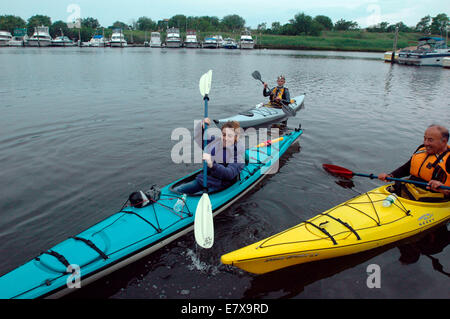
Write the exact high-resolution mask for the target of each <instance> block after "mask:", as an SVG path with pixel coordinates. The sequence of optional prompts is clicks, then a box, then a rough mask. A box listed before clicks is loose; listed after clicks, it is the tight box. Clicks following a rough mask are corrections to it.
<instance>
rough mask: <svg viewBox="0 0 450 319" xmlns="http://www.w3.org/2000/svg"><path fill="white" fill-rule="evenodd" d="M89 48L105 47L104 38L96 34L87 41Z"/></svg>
mask: <svg viewBox="0 0 450 319" xmlns="http://www.w3.org/2000/svg"><path fill="white" fill-rule="evenodd" d="M89 46H90V47H96V48H98V47H105V46H106V41H105V37H104V36H103V35H101V34H96V35H94V36H93V37H92V38H91V40H89Z"/></svg>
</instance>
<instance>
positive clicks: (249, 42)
mask: <svg viewBox="0 0 450 319" xmlns="http://www.w3.org/2000/svg"><path fill="white" fill-rule="evenodd" d="M240 47H241V49H253V48H254V47H255V42H254V41H253V38H252V35H251V33H250V31H248V30H246V31H243V32H242V34H241V41H240Z"/></svg>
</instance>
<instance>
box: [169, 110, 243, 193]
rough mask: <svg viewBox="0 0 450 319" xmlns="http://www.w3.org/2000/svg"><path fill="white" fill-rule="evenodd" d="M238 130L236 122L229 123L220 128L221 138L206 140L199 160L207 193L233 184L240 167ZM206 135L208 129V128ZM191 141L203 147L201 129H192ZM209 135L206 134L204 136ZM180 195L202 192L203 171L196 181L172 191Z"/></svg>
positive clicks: (241, 158) (239, 128)
mask: <svg viewBox="0 0 450 319" xmlns="http://www.w3.org/2000/svg"><path fill="white" fill-rule="evenodd" d="M203 123H206V124H207V125H208V127H209V126H210V125H211V121H210V119H209V118H205V119H204V120H203V121H202V126H203V127H204V124H203ZM240 130H241V127H240V125H239V123H238V122H236V121H230V122H227V123H225V124H224V125H223V126H222V129H221V132H222V138H221V139H220V138H217V139H216V138H214V136H212V137H211V139H209V138H208V144H207V146H206V149H205V150H204V151H203V157H202V159H203V160H205V161H206V163H207V166H208V168H207V174H208V178H207V183H208V184H207V185H208V192H215V191H219V190H221V189H224V188H226V187H228V186H230V185H231V184H233V183H234V182H235V181H236V180H237V178H238V177H239V174H240V172H241V170H242V169H243V168H244V164H245V161H244V153H245V146H244V143H243V142H241V141H240V139H239V137H240ZM208 132H211V130H209V129H208ZM194 135H195V137H194V140H195V141H196V143H197V144H198V145H199V146H201V147H203V143H202V142H203V141H202V137H203V129H201V128H200V125H198V126H197V127H196V128H195V129H194ZM208 135H209V134H208ZM174 190H175V191H177V192H179V193H182V194H195V193H198V192H200V191H202V190H203V172H201V173H200V174H198V175H197V176H196V178H195V179H194V180H193V181H191V182H188V183H186V184H182V185H180V186H178V187H176V188H175V189H174Z"/></svg>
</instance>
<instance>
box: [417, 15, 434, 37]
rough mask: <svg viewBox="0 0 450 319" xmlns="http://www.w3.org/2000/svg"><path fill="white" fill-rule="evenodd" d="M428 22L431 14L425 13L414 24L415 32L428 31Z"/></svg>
mask: <svg viewBox="0 0 450 319" xmlns="http://www.w3.org/2000/svg"><path fill="white" fill-rule="evenodd" d="M430 22H431V16H430V15H427V16H425V17H423V18H422V19H420V21H419V22H418V23H417V25H416V29H415V30H416V32H421V33H430Z"/></svg>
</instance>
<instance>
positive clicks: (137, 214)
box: [0, 129, 302, 299]
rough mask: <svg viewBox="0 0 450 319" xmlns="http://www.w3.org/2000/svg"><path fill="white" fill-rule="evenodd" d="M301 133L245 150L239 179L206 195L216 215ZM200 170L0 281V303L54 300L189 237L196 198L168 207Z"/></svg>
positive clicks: (269, 168)
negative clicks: (149, 201) (178, 207)
mask: <svg viewBox="0 0 450 319" xmlns="http://www.w3.org/2000/svg"><path fill="white" fill-rule="evenodd" d="M301 134H302V130H301V129H296V130H294V131H291V132H290V133H287V134H285V135H283V139H281V140H280V141H278V142H276V143H273V144H272V145H271V144H269V145H265V146H259V147H253V148H249V149H247V150H246V153H245V157H246V164H245V167H244V169H243V170H242V171H241V174H240V178H239V179H238V180H237V181H236V182H235V183H234V184H232V185H231V186H230V187H228V188H226V189H224V190H221V191H219V192H215V193H211V194H209V198H210V200H211V205H212V212H213V216H216V215H217V214H219V213H220V212H222V211H223V210H225V209H226V208H227V207H229V206H230V205H232V204H233V203H235V202H236V201H237V200H238V199H239V198H241V197H242V196H244V195H245V194H246V193H247V192H248V191H250V190H251V189H252V188H253V187H254V186H255V185H256V184H258V182H260V181H261V180H262V179H263V178H264V177H265V176H266V175H267V173H269V172H270V171H276V170H277V168H278V159H279V157H281V156H282V155H283V154H284V153H285V152H286V150H287V149H288V148H289V146H290V145H292V144H293V143H294V142H296V141H297V140H298V139H299V138H300V135H301ZM200 172H201V170H197V171H195V172H193V173H192V174H190V175H188V176H185V177H183V178H181V179H179V180H177V181H175V182H173V183H171V184H169V185H167V186H164V187H163V188H161V193H160V198H159V200H157V201H156V202H154V203H152V204H150V205H148V206H145V207H142V208H136V207H133V206H127V207H124V208H123V209H122V210H120V211H119V212H117V213H115V214H113V215H111V216H110V217H108V218H106V219H104V220H103V221H101V222H99V223H97V224H96V225H94V226H92V227H90V228H88V229H86V230H85V231H83V232H81V233H80V234H78V235H76V236H73V237H70V238H68V239H66V240H64V241H62V242H61V243H59V244H57V245H55V246H54V247H52V248H50V249H49V250H47V251H44V252H43V253H41V254H40V255H39V256H37V257H36V258H34V259H32V260H30V261H28V262H27V263H25V264H23V265H22V266H20V267H18V268H16V269H15V270H13V271H11V272H9V273H7V274H4V275H3V276H1V277H0V299H8V298H25V299H33V298H58V297H61V296H64V295H66V294H68V293H70V292H72V291H74V290H76V288H80V287H84V286H86V285H87V284H89V283H91V282H93V281H95V280H97V279H99V278H101V277H103V276H105V275H107V274H109V273H112V272H113V271H115V270H117V269H119V268H121V267H124V266H126V265H128V264H130V263H132V262H134V261H136V260H138V259H140V258H142V257H144V256H146V255H148V254H150V253H152V252H154V251H156V250H157V249H159V248H161V247H163V246H165V245H167V244H169V243H170V242H172V241H173V240H175V239H177V238H179V237H181V236H183V235H185V234H187V233H189V232H191V231H192V230H193V228H194V215H195V211H196V207H197V203H198V202H199V200H200V195H198V196H195V195H190V196H187V198H186V201H185V202H186V204H185V206H184V207H183V209H182V210H181V211H180V212H176V211H175V210H174V209H173V207H174V204H175V203H176V201H177V200H178V199H179V198H181V194H179V193H177V192H174V191H173V187H175V186H177V185H180V184H181V183H184V182H188V181H190V180H192V179H193V178H195V176H196V175H197V174H198V173H200Z"/></svg>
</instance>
